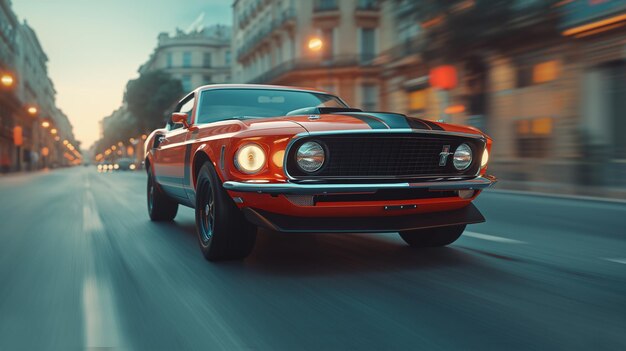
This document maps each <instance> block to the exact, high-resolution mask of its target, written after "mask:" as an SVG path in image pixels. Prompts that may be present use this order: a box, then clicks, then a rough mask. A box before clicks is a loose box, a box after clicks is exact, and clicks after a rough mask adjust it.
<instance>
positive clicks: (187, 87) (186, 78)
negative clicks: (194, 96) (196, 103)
mask: <svg viewBox="0 0 626 351" xmlns="http://www.w3.org/2000/svg"><path fill="white" fill-rule="evenodd" d="M180 82H181V83H182V85H183V91H184V92H188V91H191V76H190V75H189V74H185V75H183V76H182V77H180Z"/></svg>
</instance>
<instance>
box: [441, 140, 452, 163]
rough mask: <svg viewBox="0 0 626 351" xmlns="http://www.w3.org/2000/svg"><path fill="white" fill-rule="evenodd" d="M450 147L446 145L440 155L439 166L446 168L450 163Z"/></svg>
mask: <svg viewBox="0 0 626 351" xmlns="http://www.w3.org/2000/svg"><path fill="white" fill-rule="evenodd" d="M452 154H453V152H450V145H444V146H443V150H441V152H440V153H439V166H441V167H444V166H445V165H446V164H447V163H448V156H450V155H452Z"/></svg>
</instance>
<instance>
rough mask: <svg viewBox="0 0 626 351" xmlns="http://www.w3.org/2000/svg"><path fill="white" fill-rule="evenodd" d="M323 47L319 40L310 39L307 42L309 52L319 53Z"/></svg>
mask: <svg viewBox="0 0 626 351" xmlns="http://www.w3.org/2000/svg"><path fill="white" fill-rule="evenodd" d="M323 46H324V42H323V41H322V39H320V38H311V40H309V50H311V51H320V50H322V47H323Z"/></svg>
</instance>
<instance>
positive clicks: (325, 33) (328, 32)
mask: <svg viewBox="0 0 626 351" xmlns="http://www.w3.org/2000/svg"><path fill="white" fill-rule="evenodd" d="M321 32H322V33H321V34H322V35H321V39H322V43H323V44H322V58H323V59H326V60H330V59H331V58H333V53H334V41H333V37H334V32H335V28H324V29H322V31H321Z"/></svg>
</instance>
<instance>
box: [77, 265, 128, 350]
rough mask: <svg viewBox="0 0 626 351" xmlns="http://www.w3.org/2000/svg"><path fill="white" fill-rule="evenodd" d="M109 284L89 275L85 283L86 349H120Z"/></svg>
mask: <svg viewBox="0 0 626 351" xmlns="http://www.w3.org/2000/svg"><path fill="white" fill-rule="evenodd" d="M113 306H114V304H113V296H112V294H111V289H110V288H109V286H108V282H103V281H102V280H98V279H97V278H96V277H95V275H92V274H90V275H88V276H87V277H86V278H85V281H84V282H83V314H84V322H85V343H86V345H85V346H86V348H87V349H91V348H105V347H106V348H108V347H119V346H120V338H119V334H118V332H117V322H116V320H117V317H116V316H115V310H114V308H112V307H113Z"/></svg>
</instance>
